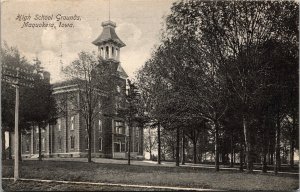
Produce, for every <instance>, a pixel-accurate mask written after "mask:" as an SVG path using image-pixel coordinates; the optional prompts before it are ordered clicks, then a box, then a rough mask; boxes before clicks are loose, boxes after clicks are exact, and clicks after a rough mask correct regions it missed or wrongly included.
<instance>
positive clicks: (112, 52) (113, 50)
mask: <svg viewBox="0 0 300 192" xmlns="http://www.w3.org/2000/svg"><path fill="white" fill-rule="evenodd" d="M114 53H115V48H114V47H112V48H111V55H112V56H113V57H114Z"/></svg>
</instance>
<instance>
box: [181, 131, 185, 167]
mask: <svg viewBox="0 0 300 192" xmlns="http://www.w3.org/2000/svg"><path fill="white" fill-rule="evenodd" d="M181 151H182V157H181V164H182V165H185V135H184V130H182V150H181Z"/></svg>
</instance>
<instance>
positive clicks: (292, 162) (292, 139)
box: [290, 111, 297, 168]
mask: <svg viewBox="0 0 300 192" xmlns="http://www.w3.org/2000/svg"><path fill="white" fill-rule="evenodd" d="M296 118H297V117H296V113H295V111H294V112H293V127H292V131H291V133H290V168H294V148H295V142H294V134H295V130H296V129H297V127H296Z"/></svg>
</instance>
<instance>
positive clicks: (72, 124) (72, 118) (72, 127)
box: [71, 116, 75, 130]
mask: <svg viewBox="0 0 300 192" xmlns="http://www.w3.org/2000/svg"><path fill="white" fill-rule="evenodd" d="M74 119H75V118H74V116H72V117H71V130H74Z"/></svg>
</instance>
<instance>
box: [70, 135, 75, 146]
mask: <svg viewBox="0 0 300 192" xmlns="http://www.w3.org/2000/svg"><path fill="white" fill-rule="evenodd" d="M74 148H75V137H74V136H71V149H74Z"/></svg>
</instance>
